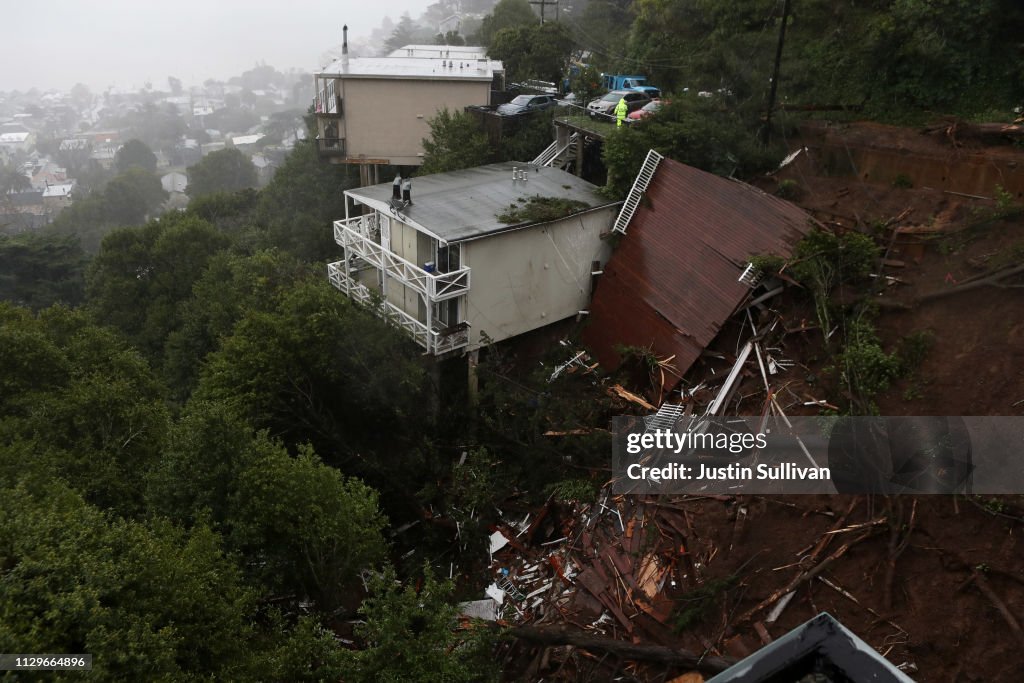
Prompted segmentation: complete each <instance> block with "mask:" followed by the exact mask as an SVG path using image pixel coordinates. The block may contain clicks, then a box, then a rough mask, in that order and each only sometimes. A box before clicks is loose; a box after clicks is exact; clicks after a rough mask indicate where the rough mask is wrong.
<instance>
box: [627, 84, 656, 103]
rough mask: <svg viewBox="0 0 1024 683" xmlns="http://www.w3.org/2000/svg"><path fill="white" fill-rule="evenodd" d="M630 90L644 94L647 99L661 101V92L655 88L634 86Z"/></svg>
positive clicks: (651, 86)
mask: <svg viewBox="0 0 1024 683" xmlns="http://www.w3.org/2000/svg"><path fill="white" fill-rule="evenodd" d="M632 89H633V90H637V91H639V92H642V93H643V94H645V95H647V96H648V97H650V98H651V99H652V100H659V99H661V90H660V89H658V88H655V87H654V86H653V85H636V86H633V88H632Z"/></svg>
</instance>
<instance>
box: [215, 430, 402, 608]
mask: <svg viewBox="0 0 1024 683" xmlns="http://www.w3.org/2000/svg"><path fill="white" fill-rule="evenodd" d="M230 507H231V517H230V519H229V524H230V527H231V536H230V543H231V545H232V547H234V548H236V549H237V550H238V551H239V552H240V553H241V554H242V555H243V556H244V557H246V558H247V559H248V562H249V564H250V566H252V567H253V568H254V571H255V573H256V574H257V575H258V576H260V577H261V578H262V580H263V582H264V584H266V585H268V586H270V587H272V588H274V589H276V590H277V591H283V592H297V593H298V594H299V595H302V596H308V597H309V598H311V599H312V600H314V601H315V602H316V604H317V606H318V608H319V609H320V610H322V611H324V612H327V613H333V612H336V611H337V610H339V609H341V610H344V609H348V610H352V611H354V609H355V607H356V605H355V604H354V603H353V602H352V597H353V596H354V595H357V594H358V590H357V589H356V587H357V586H358V585H359V581H358V575H359V572H360V571H362V570H364V569H370V568H374V567H375V566H378V565H379V564H380V563H381V562H382V561H383V560H384V559H385V552H386V546H385V544H384V539H383V536H382V535H381V532H382V531H383V529H384V527H385V526H386V523H387V522H386V520H385V519H384V517H383V515H381V514H380V511H379V510H378V507H377V494H376V492H375V491H374V490H373V489H371V488H370V487H368V486H366V485H365V484H363V483H362V482H360V481H359V480H357V479H345V478H343V477H342V476H341V473H340V472H338V470H337V469H334V468H333V467H328V466H326V465H324V464H323V463H321V462H320V459H319V458H318V457H317V456H316V454H314V453H313V451H312V450H311V449H309V448H302V449H300V452H299V455H298V457H295V458H293V457H291V456H290V455H289V454H288V452H287V451H286V450H285V449H284V448H282V447H277V448H265V447H264V448H261V449H260V451H259V453H258V457H257V458H256V459H254V461H253V462H252V463H251V464H250V466H249V467H247V468H246V469H245V470H243V471H242V472H241V473H240V474H239V477H238V480H237V488H236V490H235V491H234V492H233V496H232V500H231V506H230Z"/></svg>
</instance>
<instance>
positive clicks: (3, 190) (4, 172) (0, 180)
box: [0, 164, 32, 201]
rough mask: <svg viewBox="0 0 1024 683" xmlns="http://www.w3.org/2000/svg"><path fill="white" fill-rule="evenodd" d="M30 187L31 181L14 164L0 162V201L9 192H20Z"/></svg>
mask: <svg viewBox="0 0 1024 683" xmlns="http://www.w3.org/2000/svg"><path fill="white" fill-rule="evenodd" d="M31 188H32V181H31V180H29V178H28V176H26V175H25V174H24V173H22V172H21V171H19V170H18V169H17V168H15V167H14V166H8V165H6V164H0V201H3V198H4V197H5V196H6V195H7V193H9V192H22V191H24V190H29V189H31Z"/></svg>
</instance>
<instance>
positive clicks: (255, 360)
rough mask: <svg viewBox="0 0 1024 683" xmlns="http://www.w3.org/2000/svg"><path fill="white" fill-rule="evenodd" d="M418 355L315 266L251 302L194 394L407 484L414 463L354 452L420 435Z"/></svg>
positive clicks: (376, 479) (400, 445)
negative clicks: (313, 272)
mask: <svg viewBox="0 0 1024 683" xmlns="http://www.w3.org/2000/svg"><path fill="white" fill-rule="evenodd" d="M415 358H416V354H415V351H414V350H413V347H412V342H411V341H409V340H408V339H407V338H406V337H405V336H404V335H403V334H402V333H401V332H399V331H398V330H396V329H394V328H392V327H390V326H388V325H387V324H386V323H384V322H383V321H381V320H380V319H378V318H377V317H376V316H374V315H372V314H371V313H368V312H366V311H364V310H362V309H361V308H359V307H358V306H356V305H355V304H353V303H352V302H351V301H349V300H348V299H346V298H345V297H344V296H342V295H340V294H339V293H338V292H337V291H335V290H334V289H333V288H332V287H331V286H330V285H329V284H328V283H327V281H326V278H324V277H323V276H321V275H318V276H316V277H315V278H311V279H309V280H304V281H300V282H299V283H297V284H296V285H295V286H293V287H289V288H287V289H284V290H283V291H281V292H280V293H278V294H277V295H276V296H275V297H274V301H273V305H272V307H268V309H267V310H250V311H248V312H247V313H246V315H245V316H244V317H243V318H242V319H241V320H240V321H239V322H238V323H237V324H236V325H235V327H234V329H233V331H232V334H231V336H229V337H227V338H226V339H224V340H223V342H222V344H221V346H220V348H219V349H218V350H217V351H215V352H214V353H212V354H210V355H209V356H208V357H207V362H206V363H205V365H204V367H203V370H202V375H201V379H200V383H199V387H198V388H197V390H196V392H195V393H194V395H193V396H194V398H198V399H201V400H212V401H223V402H226V403H227V404H228V405H230V406H232V407H233V408H234V409H236V410H237V411H238V413H239V414H240V415H242V416H244V417H246V418H247V419H248V420H249V421H250V423H251V424H252V425H253V426H255V427H256V428H259V429H269V430H270V432H271V434H272V435H274V436H279V437H281V438H283V440H284V441H285V442H286V443H287V444H289V446H292V447H296V446H298V445H299V444H302V443H305V442H311V443H312V444H313V445H314V446H315V447H316V450H317V452H318V453H321V454H322V455H323V456H324V457H325V459H327V460H328V461H329V462H331V463H332V464H334V465H339V466H341V467H342V468H343V469H344V470H345V471H346V472H347V473H351V474H356V475H359V476H363V477H364V478H366V479H367V480H368V481H370V482H371V483H372V484H373V485H375V486H376V485H378V484H380V483H386V484H389V485H398V483H397V482H400V483H401V484H403V485H410V481H411V480H415V477H416V472H415V469H416V468H415V467H413V466H412V464H411V463H407V466H408V471H403V472H401V473H400V474H397V475H395V476H394V477H391V479H393V480H394V481H389V477H382V476H381V474H380V470H379V468H380V467H381V465H379V464H377V463H375V462H374V459H373V458H365V457H362V455H361V454H365V453H367V452H370V453H382V454H384V453H391V452H397V453H403V452H408V451H409V450H410V442H412V443H415V442H417V441H418V440H419V438H420V436H419V434H420V433H421V432H422V430H423V429H424V428H425V425H426V424H427V423H428V421H429V415H428V414H426V411H424V410H423V406H424V404H425V402H426V383H427V378H426V373H425V372H424V369H423V367H422V366H421V365H420V364H419V363H418V362H417V361H416V360H415ZM403 457H405V456H403ZM388 469H389V471H390V470H391V467H390V466H389V468H388Z"/></svg>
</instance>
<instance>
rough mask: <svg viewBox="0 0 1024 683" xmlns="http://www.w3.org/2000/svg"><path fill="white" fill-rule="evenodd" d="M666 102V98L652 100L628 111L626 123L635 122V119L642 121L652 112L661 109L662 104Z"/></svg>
mask: <svg viewBox="0 0 1024 683" xmlns="http://www.w3.org/2000/svg"><path fill="white" fill-rule="evenodd" d="M666 104H668V100H652V101H651V102H648V103H647V104H645V105H644V106H642V107H640V108H639V109H637V110H636V111H633V112H630V113H629V115H628V116H627V117H626V123H636V122H637V121H643V120H644V119H646V118H647V117H648V116H650V115H651V114H653V113H654V112H656V111H658V110H659V109H661V108H662V107H663V106H665V105H666Z"/></svg>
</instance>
